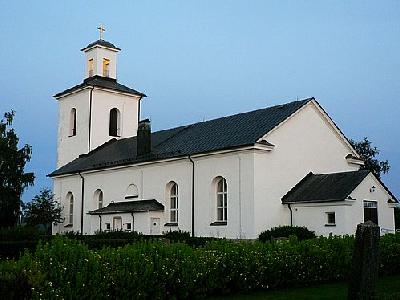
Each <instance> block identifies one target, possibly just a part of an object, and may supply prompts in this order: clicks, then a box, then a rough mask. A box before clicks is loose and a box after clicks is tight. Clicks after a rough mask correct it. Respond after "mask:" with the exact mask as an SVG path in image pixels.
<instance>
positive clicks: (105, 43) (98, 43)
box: [81, 40, 121, 51]
mask: <svg viewBox="0 0 400 300" xmlns="http://www.w3.org/2000/svg"><path fill="white" fill-rule="evenodd" d="M95 45H100V46H103V47H107V48H111V49H116V50H121V49H120V48H118V47H116V46H115V45H114V44H112V43H110V42H107V41H105V40H97V41H94V42H93V43H90V44H89V45H87V46H86V47H85V48H82V49H81V51H83V50H85V49H88V48H91V47H93V46H95Z"/></svg>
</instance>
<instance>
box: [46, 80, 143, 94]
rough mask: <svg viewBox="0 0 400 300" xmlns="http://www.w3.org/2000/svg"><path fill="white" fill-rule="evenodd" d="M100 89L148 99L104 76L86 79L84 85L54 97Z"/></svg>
mask: <svg viewBox="0 0 400 300" xmlns="http://www.w3.org/2000/svg"><path fill="white" fill-rule="evenodd" d="M91 86H95V87H99V88H104V89H109V90H113V91H118V92H122V93H126V94H131V95H136V96H139V97H146V95H145V94H143V93H141V92H138V91H137V90H134V89H131V88H129V87H127V86H126V85H123V84H120V83H118V82H117V80H116V79H113V78H108V77H102V76H97V75H96V76H93V77H89V78H86V79H85V80H84V81H83V83H81V84H78V85H75V86H74V87H72V88H69V89H66V90H65V91H63V92H61V93H58V94H56V95H54V97H55V98H56V99H58V98H61V97H62V96H65V95H66V94H70V93H73V92H76V91H79V90H82V89H84V88H87V87H91Z"/></svg>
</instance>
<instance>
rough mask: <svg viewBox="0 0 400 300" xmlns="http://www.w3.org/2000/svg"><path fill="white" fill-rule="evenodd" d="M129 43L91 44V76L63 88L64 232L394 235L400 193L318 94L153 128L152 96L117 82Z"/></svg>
mask: <svg viewBox="0 0 400 300" xmlns="http://www.w3.org/2000/svg"><path fill="white" fill-rule="evenodd" d="M119 51H120V49H119V48H118V47H116V46H115V45H113V44H112V43H110V42H107V41H105V40H103V39H102V38H100V39H99V40H97V41H95V42H93V43H91V44H89V45H88V46H86V47H85V48H83V49H82V52H83V53H84V54H85V57H86V59H85V64H86V72H85V78H84V80H83V82H82V83H80V84H78V85H76V86H74V87H72V88H69V89H66V90H65V91H63V92H60V93H58V94H56V95H55V96H54V97H55V98H56V99H57V101H58V107H59V124H58V141H57V169H56V170H55V171H54V172H52V173H51V174H49V176H50V177H51V178H52V179H53V180H54V194H55V199H56V200H57V201H59V202H60V204H61V206H62V207H63V214H64V222H63V223H60V224H57V225H54V226H53V233H54V234H55V233H63V232H67V231H75V232H81V233H83V234H93V233H95V232H98V231H111V230H124V231H138V232H141V233H143V234H150V235H158V234H162V233H163V232H166V231H171V230H182V231H188V232H190V233H191V234H193V235H194V236H212V237H226V238H233V239H236V238H239V239H253V238H256V237H257V236H258V234H259V233H260V232H261V231H264V230H267V229H270V228H271V227H276V226H281V225H294V226H306V227H307V228H309V229H310V230H313V231H315V232H316V234H317V235H329V234H334V235H343V234H353V233H354V232H355V229H356V225H357V224H358V223H361V222H364V221H367V220H371V221H373V222H375V223H377V224H378V225H379V226H380V227H381V231H382V233H386V232H393V231H394V228H395V225H394V206H395V205H396V204H397V199H396V198H395V196H394V195H393V194H392V193H391V192H390V191H389V190H388V189H387V188H386V187H385V185H384V184H383V183H382V182H381V181H380V180H379V179H378V178H377V177H376V176H374V175H373V174H372V173H371V172H369V171H365V170H361V169H360V168H361V167H362V165H363V161H362V159H361V158H360V156H359V155H358V154H357V153H356V151H355V150H354V149H353V147H352V146H351V145H350V143H349V141H348V140H347V138H346V137H345V136H344V134H343V133H342V132H341V130H340V129H339V128H338V127H337V126H336V124H335V123H334V122H333V120H332V119H331V118H330V117H329V115H328V114H327V113H326V112H325V111H324V109H323V108H322V107H321V105H320V104H319V103H318V102H317V100H316V99H315V98H308V99H303V100H300V101H293V102H289V103H286V104H282V105H277V106H272V107H267V108H261V109H258V110H255V111H250V112H245V113H240V114H236V115H232V116H227V117H221V118H218V119H214V120H210V121H204V122H199V123H195V124H190V125H186V126H180V127H176V128H171V129H166V130H161V131H156V132H152V131H151V124H150V121H149V120H148V119H145V120H141V119H140V108H141V105H142V101H143V99H144V98H145V97H146V95H145V94H144V93H142V92H139V91H137V90H135V89H133V88H130V87H127V86H125V85H123V84H121V83H119V81H118V80H117V55H118V52H119Z"/></svg>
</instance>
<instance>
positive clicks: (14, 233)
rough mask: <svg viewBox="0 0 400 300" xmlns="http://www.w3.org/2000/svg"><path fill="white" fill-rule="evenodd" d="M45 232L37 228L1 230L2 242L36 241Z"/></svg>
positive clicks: (22, 227)
mask: <svg viewBox="0 0 400 300" xmlns="http://www.w3.org/2000/svg"><path fill="white" fill-rule="evenodd" d="M41 236H43V232H41V231H39V230H38V229H37V228H36V227H29V226H16V227H11V228H0V241H36V240H38V239H39V238H40V237H41Z"/></svg>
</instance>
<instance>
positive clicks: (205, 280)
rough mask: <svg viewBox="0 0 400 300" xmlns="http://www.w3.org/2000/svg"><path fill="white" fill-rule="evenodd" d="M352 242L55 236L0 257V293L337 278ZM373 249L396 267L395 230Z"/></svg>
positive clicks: (195, 289)
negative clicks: (91, 240)
mask: <svg viewBox="0 0 400 300" xmlns="http://www.w3.org/2000/svg"><path fill="white" fill-rule="evenodd" d="M114 241H119V239H114ZM353 247H354V237H351V236H344V237H329V238H324V237H318V238H315V239H309V240H304V241H299V240H297V239H288V240H287V241H286V242H284V243H261V242H258V241H255V242H244V241H229V240H212V241H208V242H207V243H205V244H204V246H203V247H199V248H194V247H190V246H189V245H188V244H185V243H179V242H177V243H167V242H166V241H165V240H162V239H158V240H156V239H154V240H137V241H136V242H135V243H133V244H129V245H125V246H123V247H119V248H110V247H106V248H103V249H101V250H90V249H89V248H88V246H87V245H86V244H84V243H82V242H81V241H78V240H73V239H69V238H67V237H65V236H56V237H54V239H53V240H51V241H50V242H47V243H42V242H40V243H39V245H38V247H37V249H36V251H35V252H34V253H33V254H30V253H29V252H26V253H25V254H24V255H23V256H22V257H21V258H20V259H19V260H18V261H3V262H0V293H1V295H2V296H3V298H4V299H13V298H14V299H15V298H30V297H32V298H34V299H35V298H42V299H57V298H64V299H75V298H83V299H85V298H99V299H103V298H112V299H191V298H199V297H205V296H209V295H217V294H226V293H232V292H242V291H253V290H259V289H271V288H278V287H292V286H304V285H309V284H316V283H322V282H333V281H339V280H341V281H343V280H346V279H347V278H348V276H349V272H350V270H351V268H350V266H351V259H352V252H353ZM380 255H381V257H380V262H381V263H380V273H381V274H382V275H389V274H390V275H395V274H400V234H396V235H386V236H384V237H382V238H381V240H380ZM14 287H16V288H14Z"/></svg>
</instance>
